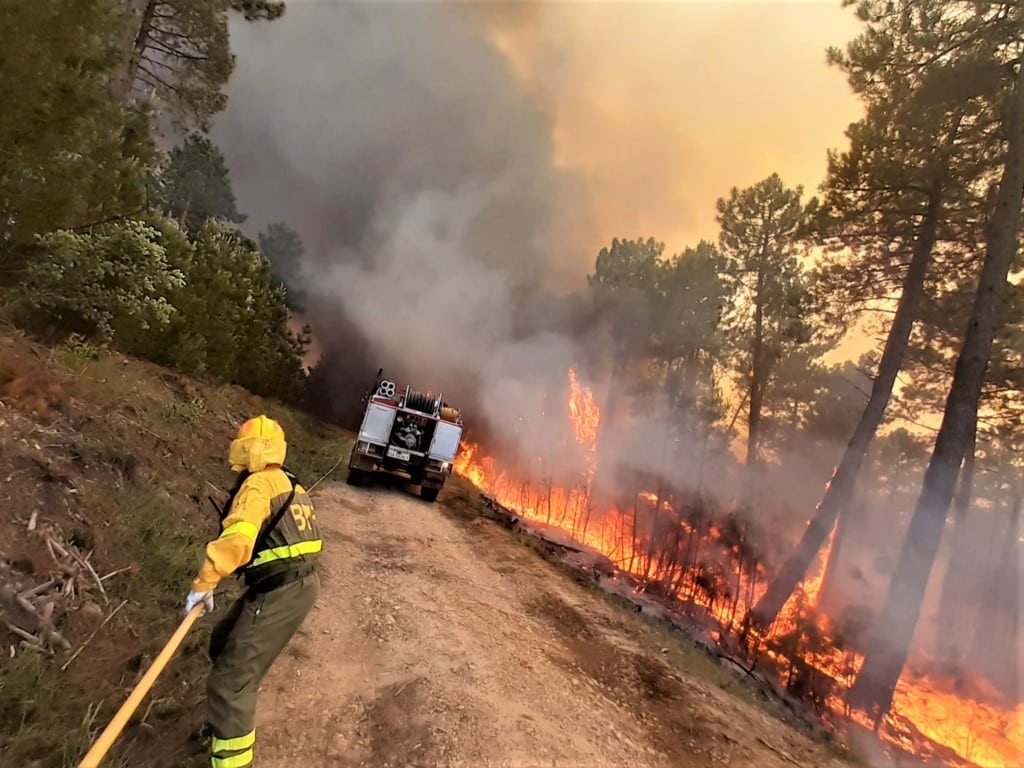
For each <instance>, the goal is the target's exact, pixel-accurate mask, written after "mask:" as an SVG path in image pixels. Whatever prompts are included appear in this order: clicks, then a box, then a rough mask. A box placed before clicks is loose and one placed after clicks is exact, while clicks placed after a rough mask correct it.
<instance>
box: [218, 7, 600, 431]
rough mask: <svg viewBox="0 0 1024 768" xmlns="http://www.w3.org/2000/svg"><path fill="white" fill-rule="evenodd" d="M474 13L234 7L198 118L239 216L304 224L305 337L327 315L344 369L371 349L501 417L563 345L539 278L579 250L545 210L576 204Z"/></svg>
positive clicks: (563, 274) (548, 132)
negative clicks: (228, 37)
mask: <svg viewBox="0 0 1024 768" xmlns="http://www.w3.org/2000/svg"><path fill="white" fill-rule="evenodd" d="M484 23H485V16H482V15H481V14H480V13H478V12H469V11H467V10H466V9H464V8H460V7H459V6H458V5H457V4H440V3H409V4H405V3H400V4H395V3H373V4H353V3H337V4H335V3H326V2H319V3H318V2H291V3H289V6H288V12H287V13H286V14H285V16H284V18H283V19H281V20H280V21H278V22H275V23H274V24H271V25H251V24H238V25H236V26H234V27H232V45H233V47H234V49H235V50H236V52H237V54H238V67H237V71H236V73H235V75H234V76H233V79H232V81H231V85H230V92H229V107H228V109H227V111H226V112H225V113H224V114H223V115H222V116H221V118H220V119H219V121H218V124H217V126H216V130H215V132H214V136H215V139H216V140H217V142H218V143H219V144H220V145H221V146H222V147H223V149H224V151H225V154H226V155H227V157H228V160H229V162H230V166H231V171H232V175H233V179H234V183H235V187H236V190H237V194H238V197H239V201H240V204H241V207H242V208H243V209H244V210H245V211H246V212H247V213H248V214H250V216H251V219H252V221H253V222H255V224H256V226H259V227H261V226H263V225H264V224H265V223H268V222H271V221H277V220H284V221H286V222H288V223H289V224H290V225H291V226H293V227H294V228H295V229H297V230H298V231H299V232H300V234H301V235H302V237H303V239H304V241H305V243H306V247H307V263H306V265H305V274H304V278H305V283H306V287H307V290H308V291H309V292H310V293H311V294H312V295H313V298H312V300H311V302H310V308H309V310H310V319H311V321H312V323H313V325H314V330H315V333H316V335H317V338H318V341H319V342H320V343H321V344H323V345H324V346H325V347H326V348H327V349H328V350H331V349H332V347H333V348H334V349H335V352H338V351H339V350H338V349H337V347H338V346H339V344H340V343H341V340H342V339H344V340H346V341H345V343H346V344H347V343H348V341H349V340H351V334H352V331H353V329H351V328H345V329H343V332H342V333H341V335H340V336H339V337H338V340H337V341H336V340H335V339H334V338H333V334H334V331H335V328H334V327H333V326H335V324H338V323H345V324H348V323H351V324H352V325H354V326H355V329H354V330H355V331H356V332H357V333H358V335H359V336H360V337H361V339H362V340H364V341H365V347H366V349H367V350H368V352H367V360H365V361H360V362H359V365H356V366H354V367H355V368H358V370H352V371H351V375H354V376H355V375H361V376H362V377H363V379H364V380H365V378H366V377H367V375H372V373H371V371H370V368H371V367H372V368H374V369H375V367H376V362H377V361H378V360H389V361H396V362H397V364H398V365H399V366H400V369H401V372H402V373H403V374H407V375H408V376H409V378H410V383H412V384H413V385H414V386H416V387H417V388H422V389H427V388H433V389H434V390H435V391H437V390H438V389H441V390H446V391H450V390H452V389H455V390H459V389H463V390H464V389H466V387H465V384H464V382H466V381H467V380H475V382H476V385H475V387H473V388H474V389H476V390H477V391H478V392H486V393H487V395H486V396H481V397H479V398H478V399H479V401H480V402H479V405H481V406H484V407H485V408H486V405H487V404H488V403H495V402H498V401H499V399H500V402H501V407H500V409H496V410H495V411H493V412H491V413H485V414H484V415H486V416H491V417H492V418H490V421H491V424H490V426H491V427H492V428H493V429H497V430H503V429H504V428H505V426H506V425H507V424H508V423H509V419H508V415H509V413H536V412H539V410H541V409H542V408H543V403H542V402H541V401H542V399H543V391H544V386H538V384H543V383H544V382H541V381H540V379H539V377H541V376H542V375H543V376H547V375H550V373H551V371H558V372H559V375H560V376H561V377H563V378H564V375H565V373H564V372H565V369H566V368H567V367H568V365H569V364H570V363H572V362H573V360H574V359H575V358H576V357H577V352H576V350H575V348H574V344H573V343H571V342H570V341H569V339H568V338H567V336H566V335H565V334H564V333H562V332H561V329H558V328H555V329H552V328H551V325H552V323H553V322H554V323H555V324H556V325H557V321H554V320H548V319H546V318H544V317H543V314H544V312H541V314H540V315H538V307H539V306H545V307H552V306H556V305H557V304H558V302H557V301H544V300H538V297H543V296H546V295H547V294H546V291H547V290H548V289H550V288H560V289H564V288H566V287H580V286H582V284H583V278H584V275H585V274H586V270H587V266H588V263H590V262H592V258H593V256H592V254H588V253H584V252H583V251H582V249H575V250H574V249H573V246H572V245H571V244H570V241H569V239H568V237H566V236H565V235H566V234H569V233H568V232H567V228H566V227H564V226H563V223H564V221H565V219H563V218H559V217H560V216H573V217H575V218H574V220H577V221H578V220H579V216H580V214H579V211H580V210H582V206H580V205H574V204H573V201H574V200H582V196H581V195H579V191H578V189H575V188H574V184H573V180H572V179H571V178H569V177H568V176H566V175H565V174H563V173H560V172H559V171H557V170H555V169H554V166H553V163H552V152H553V146H552V138H551V136H552V118H551V116H550V115H548V114H545V113H544V112H543V111H542V110H541V109H540V108H539V107H538V106H537V104H535V103H534V102H533V101H531V99H530V98H529V97H528V96H527V95H526V94H524V93H523V92H522V91H521V89H519V88H518V87H517V84H516V83H515V81H514V79H513V76H512V73H511V72H510V70H509V69H508V66H507V63H506V61H505V59H504V57H503V56H502V55H501V54H500V53H499V52H498V51H497V50H496V49H495V48H494V47H493V45H492V44H491V43H489V42H488V40H487V39H486V35H485V31H486V30H485V27H484V26H483V25H484ZM574 211H575V213H574ZM562 212H564V213H562ZM573 282H575V285H573ZM339 309H340V311H341V312H342V313H343V317H344V319H343V320H341V319H340V318H339V314H338V312H339ZM348 360H349V363H350V364H351V363H354V362H355V361H352V360H351V358H350V357H349V358H348ZM469 406H470V404H468V403H467V404H464V407H467V408H468V407H469ZM506 431H507V430H506ZM496 436H500V435H496Z"/></svg>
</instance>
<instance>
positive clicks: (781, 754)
mask: <svg viewBox="0 0 1024 768" xmlns="http://www.w3.org/2000/svg"><path fill="white" fill-rule="evenodd" d="M757 740H758V741H759V742H761V743H762V744H764V745H765V746H766V747H768V749H770V750H771V751H772V752H774V753H775V754H777V755H778V756H779V757H781V758H782V759H783V760H786V761H787V762H790V763H792V764H793V765H798V766H801V768H802V767H803V763H798V762H797V761H796V760H794V759H793V758H792V757H790V756H789V755H788V754H787V753H786V752H784V751H783V750H781V749H779V748H778V747H776V746H774V745H773V744H771V743H770V742H769V741H768V740H767V739H765V738H764V737H762V736H758V737H757Z"/></svg>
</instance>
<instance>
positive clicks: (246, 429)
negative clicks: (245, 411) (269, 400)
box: [236, 415, 284, 440]
mask: <svg viewBox="0 0 1024 768" xmlns="http://www.w3.org/2000/svg"><path fill="white" fill-rule="evenodd" d="M243 437H265V438H267V439H268V440H284V430H283V429H282V428H281V425H280V424H278V423H277V422H276V421H274V420H273V419H272V418H270V417H269V416H263V415H260V416H257V417H255V418H253V419H249V420H248V421H247V422H245V423H244V424H242V426H240V427H239V428H238V434H237V435H236V439H241V438H243Z"/></svg>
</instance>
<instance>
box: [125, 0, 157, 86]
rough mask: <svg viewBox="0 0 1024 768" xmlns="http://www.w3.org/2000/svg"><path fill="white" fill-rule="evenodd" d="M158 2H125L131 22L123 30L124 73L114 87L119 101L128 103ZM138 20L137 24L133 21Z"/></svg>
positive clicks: (136, 0) (141, 0)
mask: <svg viewBox="0 0 1024 768" xmlns="http://www.w3.org/2000/svg"><path fill="white" fill-rule="evenodd" d="M159 4H160V0H126V5H127V6H128V8H127V10H128V15H129V17H130V18H131V22H130V23H129V24H128V25H127V28H126V30H125V40H124V50H125V51H126V53H127V57H126V60H125V64H124V71H123V72H122V74H121V77H120V78H118V81H117V83H116V85H115V95H116V96H117V98H118V99H119V100H120V101H124V102H126V101H128V100H129V99H130V98H131V95H132V87H133V86H134V85H135V76H136V75H137V74H138V71H139V62H140V61H142V57H143V56H144V55H145V53H146V49H147V48H148V47H149V34H150V31H151V30H152V28H153V14H154V13H155V12H156V7H157V5H159ZM136 19H138V24H136V23H135V20H136Z"/></svg>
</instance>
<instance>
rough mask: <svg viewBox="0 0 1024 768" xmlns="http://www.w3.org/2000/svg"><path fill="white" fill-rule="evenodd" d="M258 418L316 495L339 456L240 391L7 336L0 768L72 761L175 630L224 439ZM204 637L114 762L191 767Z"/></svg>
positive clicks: (90, 351) (2, 402)
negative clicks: (281, 431)
mask: <svg viewBox="0 0 1024 768" xmlns="http://www.w3.org/2000/svg"><path fill="white" fill-rule="evenodd" d="M258 412H266V413H268V414H270V415H272V416H274V417H275V418H278V419H279V420H280V421H281V423H282V424H283V425H284V426H285V428H286V430H287V431H288V436H289V440H290V445H291V448H290V451H289V465H290V466H292V467H293V468H294V469H295V471H296V472H297V473H298V474H299V475H300V477H302V478H306V480H305V482H306V483H308V484H312V483H313V482H314V480H315V479H316V478H318V477H320V476H321V475H322V474H323V473H325V472H327V471H328V470H329V469H330V468H331V466H332V465H333V464H334V463H335V462H336V461H337V460H338V458H339V457H340V456H341V454H342V453H343V451H344V449H345V447H346V445H347V442H346V438H345V437H344V436H343V435H342V434H341V433H340V432H337V431H335V430H334V429H332V428H329V427H326V426H324V425H322V424H320V423H319V422H316V421H314V420H312V419H310V418H308V417H306V416H305V415H303V414H300V413H297V412H295V411H292V410H289V409H287V408H284V407H282V406H280V405H279V404H276V403H273V402H267V401H263V400H261V399H259V398H256V397H254V396H252V395H250V394H249V393H248V392H246V391H244V390H242V389H240V388H237V387H209V386H205V385H203V384H200V383H197V382H195V381H192V380H190V379H186V378H184V377H182V376H180V375H179V374H176V373H173V372H170V371H168V370H166V369H163V368H160V367H158V366H155V365H152V364H149V363H145V362H140V361H138V360H135V359H129V358H127V357H125V356H122V355H120V354H116V353H110V352H105V351H100V350H97V349H94V348H92V347H89V346H87V345H79V344H69V345H65V346H61V347H58V348H54V349H50V348H45V347H41V346H39V345H36V344H33V343H30V342H29V341H28V340H26V339H25V338H24V337H23V336H22V335H21V334H20V333H19V332H16V331H13V330H10V329H3V330H2V332H0V427H2V430H3V431H2V437H0V477H3V480H4V485H3V501H4V505H3V516H2V530H0V615H2V619H3V620H4V621H5V622H7V624H8V628H4V629H2V630H0V631H2V632H3V639H4V644H3V648H4V653H3V657H2V661H0V685H2V689H0V764H2V765H3V766H12V767H13V766H18V767H19V768H28V767H29V766H39V768H43V767H44V766H45V767H49V766H64V765H73V764H75V760H76V758H78V757H80V756H81V755H82V754H84V751H85V750H86V749H87V748H88V746H89V744H90V743H91V740H92V738H93V737H94V736H95V734H96V733H98V731H99V730H101V729H102V727H103V726H104V725H105V724H106V721H107V720H108V719H109V717H110V715H111V714H112V713H113V712H114V711H115V709H116V708H117V706H119V705H120V703H121V701H122V700H123V699H124V697H125V695H126V694H127V692H128V690H129V689H130V688H131V687H132V685H134V683H135V681H136V680H137V679H138V677H139V676H140V674H141V671H142V670H144V669H145V667H146V665H147V664H148V662H149V660H150V658H151V656H152V655H153V654H155V653H156V652H157V651H158V650H159V648H160V647H161V646H162V644H163V643H164V641H165V640H166V639H167V637H168V636H169V635H170V633H171V632H172V630H173V628H174V626H175V625H176V624H177V623H178V621H179V620H180V610H181V604H182V601H183V599H184V595H185V592H186V591H187V588H188V583H189V580H190V579H191V577H192V575H193V572H194V570H195V568H196V567H197V565H198V559H197V558H198V557H199V553H200V548H201V545H202V542H203V541H204V540H206V539H207V538H208V537H209V536H210V535H211V534H212V533H213V532H214V531H215V530H216V518H215V516H214V513H213V511H212V508H211V506H210V505H209V502H208V501H207V496H208V495H212V496H213V497H214V498H218V499H219V498H223V493H222V491H221V489H223V488H225V487H226V486H228V484H229V483H230V481H231V473H230V470H229V468H228V466H227V464H226V461H225V456H226V450H227V446H228V443H229V441H230V440H231V438H232V437H233V433H234V429H235V428H236V427H237V425H238V424H239V423H240V422H241V421H242V420H244V419H245V418H247V417H248V416H249V415H251V414H254V413H258ZM48 542H50V543H49V544H48ZM64 553H66V554H64ZM86 563H87V566H86V565H85V564H86ZM93 572H95V576H94V575H93ZM101 586H102V590H101ZM33 593H34V594H33ZM26 595H27V597H26ZM19 596H20V598H21V599H19ZM26 603H27V604H26ZM122 603H123V605H122ZM12 626H13V627H16V628H17V629H10V627H12ZM40 630H42V631H40ZM48 630H51V631H49V632H48ZM53 631H56V632H57V633H59V634H57V635H54V634H53ZM208 631H209V628H208V625H207V623H202V624H201V625H200V626H199V628H198V630H197V631H194V632H193V633H192V634H191V635H190V637H189V638H188V639H187V640H186V642H185V644H184V646H183V649H182V652H181V654H180V655H179V656H178V657H177V658H176V660H175V661H174V662H173V664H172V665H171V667H170V669H169V670H168V671H167V673H166V674H165V675H164V676H163V677H162V678H161V679H160V680H159V681H158V683H157V685H156V687H155V689H154V691H153V693H152V695H151V696H150V697H149V698H148V700H147V703H146V705H144V707H143V708H142V710H141V711H140V712H139V713H138V718H137V720H138V722H137V723H136V724H134V725H133V726H131V727H130V728H129V730H128V732H127V733H126V734H125V736H124V738H123V739H122V741H121V742H120V743H119V744H118V746H117V748H116V750H115V752H114V753H113V754H112V758H113V759H111V761H110V765H136V766H137V765H147V766H182V765H187V764H188V762H187V761H188V755H189V754H190V753H191V752H193V751H194V748H195V744H193V743H191V742H190V741H189V737H190V734H192V733H194V732H196V731H197V730H198V728H199V726H200V725H201V723H202V718H203V709H202V706H201V705H202V701H203V686H204V684H205V677H204V674H205V668H206V667H205V663H206V662H205V658H204V655H203V653H204V650H205V642H206V638H207V633H208ZM22 633H25V635H27V636H28V637H33V636H41V637H42V638H43V642H42V645H40V644H39V643H37V642H34V641H30V640H28V639H26V637H25V635H23V634H22ZM83 645H84V649H83V648H82V646H83ZM76 652H77V653H78V655H77V656H76V657H75V658H74V659H73V660H71V661H70V663H68V661H69V657H71V655H72V654H75V653H76ZM157 743H159V756H157V755H155V754H154V752H153V750H154V747H155V745H156V744H157ZM200 764H201V761H200Z"/></svg>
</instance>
